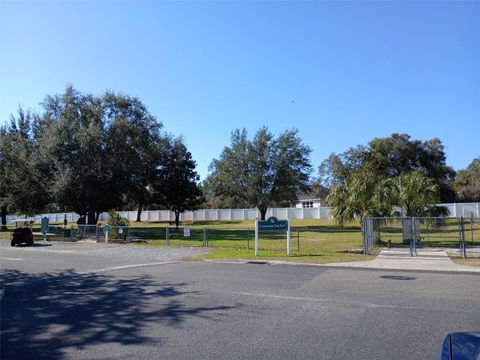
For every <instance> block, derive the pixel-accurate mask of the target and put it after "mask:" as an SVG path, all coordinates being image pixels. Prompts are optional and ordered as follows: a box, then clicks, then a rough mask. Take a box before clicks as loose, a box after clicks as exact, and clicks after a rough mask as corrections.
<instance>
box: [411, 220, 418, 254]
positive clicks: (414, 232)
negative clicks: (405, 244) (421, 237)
mask: <svg viewBox="0 0 480 360" xmlns="http://www.w3.org/2000/svg"><path fill="white" fill-rule="evenodd" d="M410 221H411V226H410V231H411V236H410V256H417V227H416V224H415V218H414V217H412V218H411V220H410Z"/></svg>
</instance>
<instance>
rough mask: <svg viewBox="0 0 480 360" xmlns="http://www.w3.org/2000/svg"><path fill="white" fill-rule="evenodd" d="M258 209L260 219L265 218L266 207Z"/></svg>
mask: <svg viewBox="0 0 480 360" xmlns="http://www.w3.org/2000/svg"><path fill="white" fill-rule="evenodd" d="M258 210H260V219H261V220H265V216H266V215H267V210H268V208H266V207H259V208H258Z"/></svg>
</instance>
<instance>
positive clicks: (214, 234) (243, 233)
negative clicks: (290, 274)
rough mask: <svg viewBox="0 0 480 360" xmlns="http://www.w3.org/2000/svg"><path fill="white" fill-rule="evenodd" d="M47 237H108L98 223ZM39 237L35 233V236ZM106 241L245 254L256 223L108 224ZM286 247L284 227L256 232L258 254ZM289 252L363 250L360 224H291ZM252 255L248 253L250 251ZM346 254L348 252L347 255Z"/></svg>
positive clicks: (55, 229) (52, 230)
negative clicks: (208, 248) (224, 250)
mask: <svg viewBox="0 0 480 360" xmlns="http://www.w3.org/2000/svg"><path fill="white" fill-rule="evenodd" d="M47 237H48V240H50V241H67V242H77V241H86V242H98V243H104V242H106V241H107V239H106V235H105V233H104V228H103V226H101V225H98V226H96V225H76V226H75V225H73V226H67V227H64V226H55V225H52V226H50V227H49V232H48V236H47ZM38 239H39V237H38V236H37V240H38ZM108 242H118V243H138V244H145V245H152V246H191V247H212V248H223V249H226V251H231V250H233V249H236V250H238V254H239V256H240V255H241V254H244V255H246V256H248V255H249V254H250V253H253V252H254V248H255V227H254V224H253V223H252V224H251V226H249V224H245V223H238V224H237V223H225V224H216V225H208V224H206V225H205V224H198V225H197V224H195V225H182V226H179V227H178V228H177V227H175V226H168V225H166V224H147V223H146V224H142V227H139V226H110V231H109V234H108ZM286 247H287V233H286V231H266V232H260V234H259V251H260V255H261V256H269V257H275V256H279V257H281V256H285V254H286ZM290 249H291V255H293V256H317V257H324V256H334V255H336V254H338V253H342V254H363V243H362V235H361V230H360V226H358V225H351V226H347V227H344V228H339V227H338V226H336V225H333V224H330V225H325V226H318V225H317V226H292V227H291V247H290ZM250 255H251V254H250ZM347 256H349V255H347Z"/></svg>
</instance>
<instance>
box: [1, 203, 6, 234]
mask: <svg viewBox="0 0 480 360" xmlns="http://www.w3.org/2000/svg"><path fill="white" fill-rule="evenodd" d="M2 230H7V207H6V206H2Z"/></svg>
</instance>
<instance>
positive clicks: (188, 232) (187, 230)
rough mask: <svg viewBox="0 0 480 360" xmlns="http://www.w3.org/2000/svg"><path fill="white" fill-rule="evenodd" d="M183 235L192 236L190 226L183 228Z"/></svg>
mask: <svg viewBox="0 0 480 360" xmlns="http://www.w3.org/2000/svg"><path fill="white" fill-rule="evenodd" d="M183 236H184V237H190V226H185V227H184V228H183Z"/></svg>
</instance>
